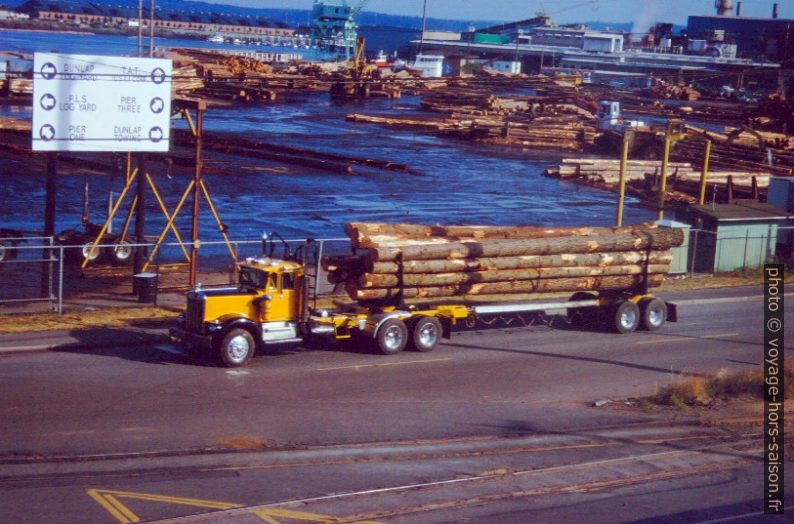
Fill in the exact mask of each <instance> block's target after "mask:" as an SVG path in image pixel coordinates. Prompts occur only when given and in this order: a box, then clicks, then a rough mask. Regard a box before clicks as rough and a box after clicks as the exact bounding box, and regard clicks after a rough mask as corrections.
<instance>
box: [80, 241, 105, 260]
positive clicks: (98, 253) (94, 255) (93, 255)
mask: <svg viewBox="0 0 794 524" xmlns="http://www.w3.org/2000/svg"><path fill="white" fill-rule="evenodd" d="M93 246H94V243H93V242H89V243H87V244H84V245H83V249H82V255H83V260H89V261H90V262H94V261H95V260H97V259H99V258H102V255H103V254H104V253H103V251H104V249H105V248H102V247H97V248H95V249H94V250H93V251H92V250H91V248H92V247H93Z"/></svg>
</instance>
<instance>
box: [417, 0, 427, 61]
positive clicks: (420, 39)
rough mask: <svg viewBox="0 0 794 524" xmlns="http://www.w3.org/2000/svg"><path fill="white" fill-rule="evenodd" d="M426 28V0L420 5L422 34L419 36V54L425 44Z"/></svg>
mask: <svg viewBox="0 0 794 524" xmlns="http://www.w3.org/2000/svg"><path fill="white" fill-rule="evenodd" d="M426 28H427V0H425V3H424V6H423V7H422V34H421V35H420V36H419V54H422V46H424V45H425V29H426Z"/></svg>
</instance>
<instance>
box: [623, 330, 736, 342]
mask: <svg viewBox="0 0 794 524" xmlns="http://www.w3.org/2000/svg"><path fill="white" fill-rule="evenodd" d="M738 336H739V333H722V334H720V335H701V336H697V337H695V336H692V337H662V338H654V339H651V340H641V341H639V342H635V344H637V345H641V344H663V343H667V342H682V341H684V340H687V341H689V342H692V341H696V340H702V339H704V338H730V337H738Z"/></svg>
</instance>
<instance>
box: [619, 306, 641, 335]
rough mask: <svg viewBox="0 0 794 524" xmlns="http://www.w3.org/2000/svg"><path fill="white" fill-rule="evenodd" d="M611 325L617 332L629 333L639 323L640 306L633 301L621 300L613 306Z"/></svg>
mask: <svg viewBox="0 0 794 524" xmlns="http://www.w3.org/2000/svg"><path fill="white" fill-rule="evenodd" d="M612 313H613V314H612V319H613V324H614V325H613V327H614V329H615V331H617V332H618V333H631V332H632V331H635V330H636V329H637V326H639V325H640V308H639V307H637V304H635V303H634V302H629V301H628V300H623V301H621V302H618V303H617V304H615V305H614V306H613V309H612Z"/></svg>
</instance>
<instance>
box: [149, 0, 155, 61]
mask: <svg viewBox="0 0 794 524" xmlns="http://www.w3.org/2000/svg"><path fill="white" fill-rule="evenodd" d="M153 56H154V0H150V1H149V58H151V57H153Z"/></svg>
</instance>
